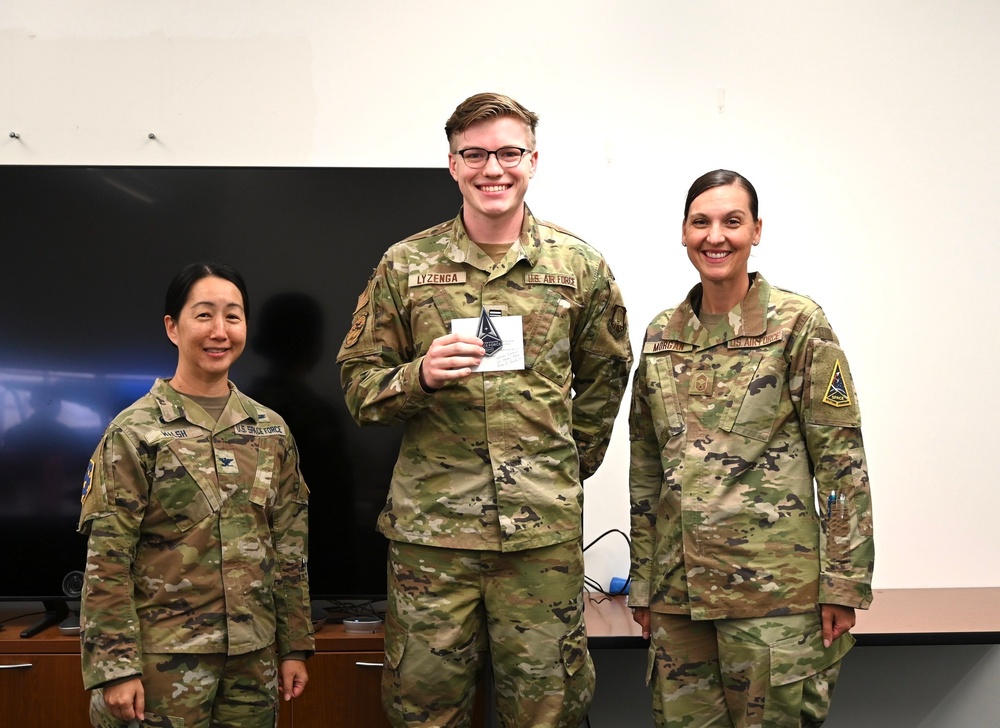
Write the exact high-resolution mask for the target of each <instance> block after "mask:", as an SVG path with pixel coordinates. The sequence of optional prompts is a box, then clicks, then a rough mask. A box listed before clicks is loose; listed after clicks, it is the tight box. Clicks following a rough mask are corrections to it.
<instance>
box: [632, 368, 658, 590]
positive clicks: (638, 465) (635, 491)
mask: <svg viewBox="0 0 1000 728" xmlns="http://www.w3.org/2000/svg"><path fill="white" fill-rule="evenodd" d="M648 392H649V387H648V383H647V381H646V357H645V356H642V357H640V359H639V366H638V368H637V369H636V372H635V377H634V378H633V381H632V407H631V410H630V411H629V441H630V461H629V499H630V502H631V508H630V511H629V518H630V526H631V547H630V550H631V567H630V570H629V577H630V579H631V582H630V586H629V597H628V603H629V606H632V607H648V606H649V599H650V593H651V591H652V580H653V552H654V549H655V546H656V513H657V505H658V503H659V500H660V488H661V486H662V483H663V464H662V462H661V461H660V446H659V443H658V442H657V439H656V431H655V428H654V427H653V415H652V412H651V411H650V407H649V400H648Z"/></svg>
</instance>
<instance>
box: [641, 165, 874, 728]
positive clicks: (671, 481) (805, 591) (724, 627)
mask: <svg viewBox="0 0 1000 728" xmlns="http://www.w3.org/2000/svg"><path fill="white" fill-rule="evenodd" d="M720 172H724V170H720ZM727 174H730V175H734V174H735V173H727ZM708 176H709V175H706V176H705V177H708ZM736 177H737V180H736V182H738V181H739V179H742V178H739V177H738V175H736ZM720 178H721V179H722V180H726V179H729V178H728V177H727V176H722V175H720ZM702 179H704V178H702ZM736 182H734V183H733V184H735V183H736ZM697 184H698V183H697V182H696V185H697ZM747 184H749V183H747ZM750 189H752V188H750ZM744 199H746V198H744ZM752 201H753V202H752V205H751V207H752V210H753V213H752V222H754V223H756V231H757V238H755V239H754V240H753V242H752V244H753V245H756V244H757V239H759V233H760V224H759V221H758V220H757V216H756V193H755V192H754V193H753V195H752ZM692 209H693V208H692ZM720 209H721V210H724V211H726V214H727V215H729V216H730V217H729V218H726V224H727V225H733V226H735V223H733V222H732V220H731V218H732V215H733V213H732V212H729V211H730V210H733V209H738V208H737V206H736V205H733V204H727V205H726V206H724V207H720ZM691 214H692V215H694V212H692V213H691ZM686 217H687V213H686ZM723 217H725V215H723ZM746 217H747V223H749V222H751V221H750V219H749V218H750V213H749V212H747V213H746ZM710 222H711V221H705V222H704V223H702V222H699V226H700V227H702V228H706V229H707V225H708V224H710ZM686 229H687V226H686ZM727 234H728V235H729V236H730V237H732V236H733V231H732V229H730V230H729V231H728V232H727V233H720V234H719V241H720V242H719V244H718V245H717V246H716V247H715V250H718V251H725V252H726V253H727V254H729V255H735V253H732V251H733V250H734V249H738V246H736V245H733V244H731V243H730V244H726V243H725V242H724V241H725V240H726V238H725V235H727ZM686 244H687V242H685V245H686ZM745 244H746V245H747V246H749V245H750V244H751V241H750V240H749V239H747V240H746V241H745ZM702 252H704V251H702ZM744 254H748V249H747V251H745V252H744ZM689 255H696V254H695V253H691V252H689ZM719 260H722V256H721V255H720V254H719V253H716V257H715V258H713V259H712V261H708V262H706V263H705V267H706V268H708V267H710V266H711V265H714V264H715V262H716V261H719ZM699 264H700V263H699ZM741 276H742V282H743V284H744V285H746V284H747V280H748V276H747V273H746V270H745V267H744V268H743V269H742V270H736V273H735V275H734V278H735V280H736V281H737V282H739V280H740V277H741ZM704 280H705V276H704V275H703V281H704ZM749 281H750V282H749V290H747V292H746V294H745V296H744V297H743V299H742V302H739V303H737V304H736V306H735V308H732V309H731V310H730V311H729V312H728V313H725V314H720V315H716V316H712V315H709V314H706V313H705V312H704V311H703V310H702V301H703V295H704V290H705V289H704V286H703V284H699V285H697V286H696V287H695V288H694V289H692V291H691V292H690V294H689V295H688V297H687V299H686V300H685V301H684V302H683V303H681V305H680V306H678V307H677V308H674V309H668V310H666V311H664V312H662V313H661V314H659V315H658V316H657V317H656V318H654V319H653V321H652V323H650V325H649V327H648V328H647V329H646V336H645V340H644V344H643V350H642V355H641V357H640V361H639V366H638V368H637V370H636V373H635V381H634V384H633V389H632V409H631V413H630V421H629V424H630V438H631V441H632V457H631V477H630V489H631V501H632V511H631V513H632V516H631V523H632V529H631V530H632V568H631V579H632V581H631V593H630V595H629V604H630V605H631V606H633V607H636V608H637V609H636V621H637V622H639V623H640V624H641V625H642V626H643V631H644V633H645V634H646V636H651V638H652V645H651V649H650V673H651V675H655V676H656V682H655V684H654V690H653V708H654V716H655V718H656V720H657V724H658V725H661V726H665V725H670V726H737V727H738V728H749V727H751V726H764V727H766V728H776V727H777V726H800V725H801V726H816V725H820V724H822V722H823V720H824V719H825V718H826V715H827V710H828V706H829V698H830V691H831V690H832V687H833V684H834V682H835V680H836V678H837V675H838V672H839V669H840V659H841V658H842V657H843V655H844V654H845V653H846V652H847V651H848V650H849V649H850V647H851V646H852V645H853V643H854V638H853V637H852V636H851V635H850V634H849V632H848V631H847V630H849V629H850V627H851V626H853V617H854V614H853V609H854V608H867V607H868V605H869V604H870V602H871V599H872V593H871V576H872V570H873V565H874V546H873V541H872V512H871V501H870V495H869V487H868V471H867V465H866V461H865V452H864V447H863V444H862V439H861V429H860V428H861V416H860V413H859V410H858V403H857V396H856V394H855V393H854V387H853V383H852V380H851V375H850V370H849V368H848V364H847V359H846V358H845V356H844V353H843V351H842V350H841V348H840V346H839V344H838V341H837V338H836V336H835V335H834V333H833V331H832V330H831V328H830V324H829V323H828V322H827V320H826V317H825V315H824V314H823V311H822V309H820V307H819V306H818V305H816V304H815V303H814V302H813V301H811V300H809V299H808V298H806V297H804V296H800V295H797V294H794V293H790V292H788V291H784V290H781V289H778V288H774V287H772V286H770V285H769V284H768V283H767V281H765V280H764V278H763V277H762V276H761V275H760V274H758V273H753V274H750V275H749ZM814 480H815V484H816V485H815V487H816V490H817V491H818V493H819V496H820V499H821V503H822V512H821V513H820V514H817V512H816V506H815V503H816V491H814ZM720 675H721V682H722V684H721V685H719V679H720Z"/></svg>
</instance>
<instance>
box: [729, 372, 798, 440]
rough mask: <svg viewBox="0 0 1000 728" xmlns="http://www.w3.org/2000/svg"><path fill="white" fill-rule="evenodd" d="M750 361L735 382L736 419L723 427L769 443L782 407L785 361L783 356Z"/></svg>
mask: <svg viewBox="0 0 1000 728" xmlns="http://www.w3.org/2000/svg"><path fill="white" fill-rule="evenodd" d="M748 364H749V366H748V367H747V368H746V369H745V370H744V371H743V373H742V374H740V376H739V377H738V378H737V379H736V381H735V382H734V384H733V392H732V400H731V401H732V404H733V407H732V408H731V409H730V412H732V413H733V417H732V422H731V423H724V425H723V427H722V429H723V430H727V431H729V432H733V433H735V434H737V435H743V437H749V438H750V439H751V440H758V441H760V442H767V441H768V440H769V439H770V438H771V432H772V430H773V429H774V421H775V420H776V419H777V417H778V410H779V408H780V406H781V395H782V390H783V389H784V386H785V364H784V360H783V359H777V358H775V357H759V356H757V357H754V359H753V360H752V361H751V362H748ZM727 424H728V426H726V425H727Z"/></svg>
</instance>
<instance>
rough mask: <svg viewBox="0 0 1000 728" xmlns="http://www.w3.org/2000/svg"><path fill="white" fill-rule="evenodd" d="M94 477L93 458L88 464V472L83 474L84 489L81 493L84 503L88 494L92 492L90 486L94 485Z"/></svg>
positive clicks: (81, 500) (81, 499)
mask: <svg viewBox="0 0 1000 728" xmlns="http://www.w3.org/2000/svg"><path fill="white" fill-rule="evenodd" d="M93 477H94V461H93V460H91V461H90V463H88V465H87V474H86V475H84V476H83V491H82V492H81V493H80V502H81V503H83V502H84V501H85V500H87V496H88V495H89V494H90V486H91V485H93V482H94V481H93Z"/></svg>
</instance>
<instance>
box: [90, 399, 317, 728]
mask: <svg viewBox="0 0 1000 728" xmlns="http://www.w3.org/2000/svg"><path fill="white" fill-rule="evenodd" d="M229 387H230V395H229V396H228V397H225V398H207V397H198V398H195V397H188V396H184V395H181V394H179V393H178V392H177V391H175V390H174V389H173V388H172V387H171V386H170V385H169V384H168V383H166V382H164V381H163V380H157V382H156V383H155V384H154V385H153V388H152V390H151V391H150V392H149V394H147V395H146V396H145V397H143V398H142V399H140V400H139V401H138V402H136V403H135V404H134V405H132V406H131V407H129V408H128V409H126V410H125V411H124V412H122V413H121V414H120V415H119V416H118V417H116V418H115V420H114V421H113V422H112V424H111V425H110V426H109V428H108V430H107V432H106V433H105V435H104V438H103V439H102V440H101V443H100V445H99V446H98V447H97V450H96V452H95V453H94V457H93V459H92V460H91V463H90V468H89V469H88V473H87V479H86V481H85V484H84V494H83V511H82V515H81V519H80V531H81V532H82V533H85V534H89V542H88V554H87V570H86V579H85V585H84V591H83V595H82V596H83V599H82V609H81V627H82V629H81V641H82V656H83V679H84V687H86V688H87V689H90V690H93V693H92V699H91V720H92V722H93V724H94V725H95V726H100V727H102V728H104V727H106V728H116V727H118V726H124V725H126V723H128V720H129V718H131V717H132V716H131V715H126V716H121V715H115V714H113V712H112V711H111V710H110V709H109V706H108V705H107V704H105V701H104V695H103V693H104V690H103V688H108V687H110V686H113V685H116V684H119V683H123V682H125V681H128V680H134V679H136V678H141V680H142V685H143V690H142V692H141V693H140V695H142V696H143V698H144V707H145V710H144V711H143V712H144V721H145V722H143V723H142V725H150V726H160V727H162V728H167V727H171V726H175V727H176V726H181V725H183V726H205V727H206V728H207V726H208V722H209V718H212V719H214V720H216V721H219V722H218V723H212V725H217V724H218V725H241V726H248V727H253V728H265V726H267V727H268V728H272V727H273V726H274V725H276V721H277V705H276V694H277V683H278V678H279V670H283V669H284V668H282V667H281V663H282V662H284V661H286V660H303V659H305V658H306V657H307V656H308V655H309V654H311V653H312V651H313V649H314V644H313V633H312V624H311V622H310V611H309V585H308V580H307V576H306V567H305V561H306V547H307V543H306V515H307V501H308V491H307V489H306V486H305V483H304V482H303V481H302V478H301V476H300V474H299V468H298V456H297V454H296V449H295V444H294V441H293V439H292V437H291V435H290V434H289V433H288V430H287V427H286V426H285V423H284V421H283V420H282V419H281V418H280V417H279V416H278V415H276V414H275V413H274V412H273V411H271V410H269V409H266V408H264V407H262V406H261V405H259V404H258V403H256V402H254V401H253V400H251V399H249V398H248V397H245V396H244V395H243V394H241V393H240V392H239V391H238V390H236V389H235V387H233V386H232V385H231V384H230V385H229ZM213 399H214V400H221V401H211V400H213ZM209 412H214V414H216V415H218V417H217V420H216V418H215V417H213V416H211V415H209V414H208V413H209ZM291 674H292V673H288V674H287V675H286V674H284V673H283V678H287V677H288V675H291ZM285 688H286V694H287V692H288V690H289V689H290V688H291V686H290V685H286V686H285ZM137 712H138V711H137Z"/></svg>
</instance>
